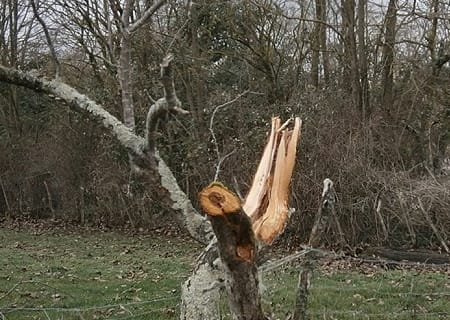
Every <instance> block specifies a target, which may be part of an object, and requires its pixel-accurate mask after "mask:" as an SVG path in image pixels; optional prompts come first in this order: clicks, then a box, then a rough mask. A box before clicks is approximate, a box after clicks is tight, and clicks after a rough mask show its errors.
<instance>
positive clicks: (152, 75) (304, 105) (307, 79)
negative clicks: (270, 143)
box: [0, 0, 450, 248]
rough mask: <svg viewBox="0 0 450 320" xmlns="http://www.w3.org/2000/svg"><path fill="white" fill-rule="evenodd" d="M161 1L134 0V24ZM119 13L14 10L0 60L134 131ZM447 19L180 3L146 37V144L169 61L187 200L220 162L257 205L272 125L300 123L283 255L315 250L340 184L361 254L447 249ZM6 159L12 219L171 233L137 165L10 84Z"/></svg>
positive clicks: (433, 8) (5, 107)
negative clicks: (321, 216)
mask: <svg viewBox="0 0 450 320" xmlns="http://www.w3.org/2000/svg"><path fill="white" fill-rule="evenodd" d="M32 4H33V5H34V6H35V8H34V9H33V8H32ZM150 5H152V2H151V1H138V0H136V1H135V3H134V9H133V10H134V11H132V12H131V17H133V15H136V16H138V15H139V14H140V10H142V11H144V9H145V8H147V7H149V6H150ZM122 6H123V3H121V2H120V1H115V0H109V1H108V0H105V1H91V0H84V1H71V0H46V1H42V0H41V1H40V2H39V3H37V2H36V1H31V2H28V1H18V0H1V2H0V58H1V64H2V65H4V66H8V67H11V68H17V69H21V70H23V71H27V72H31V73H33V74H37V75H39V76H41V77H52V76H53V75H54V74H55V71H58V73H60V74H61V78H62V79H63V81H64V82H66V83H68V84H70V85H72V86H73V87H75V88H77V89H78V90H79V91H80V92H82V93H84V94H86V95H87V96H89V97H90V98H92V99H93V100H95V101H97V102H98V103H100V104H102V105H103V106H104V107H105V108H106V109H107V110H108V111H109V112H111V113H112V114H114V115H115V116H117V117H118V118H121V113H122V110H121V103H120V101H121V98H122V97H121V96H120V90H119V89H118V84H117V59H118V56H119V55H120V50H121V44H120V37H119V36H118V34H119V33H120V30H121V25H120V21H119V20H120V19H118V17H120V15H121V14H122V13H123V7H122ZM449 12H450V4H449V3H448V2H447V1H439V0H429V1H421V0H403V1H398V0H389V1H365V0H357V1H355V0H341V1H334V0H333V1H332V0H314V1H313V0H311V1H283V0H279V1H275V0H251V1H204V0H198V1H195V2H191V1H188V2H184V1H167V2H166V3H165V4H164V5H163V6H162V8H161V9H160V10H158V11H157V12H156V13H155V14H154V15H153V16H152V17H151V20H150V21H149V22H148V23H147V24H145V26H143V27H141V28H139V29H138V30H137V31H135V32H134V34H133V37H132V38H131V61H132V64H131V74H132V81H133V93H134V107H135V110H134V111H135V120H136V121H135V123H136V127H135V130H136V132H137V133H142V132H143V131H144V124H145V117H146V113H147V110H148V108H149V106H150V105H151V104H152V97H155V98H157V97H159V96H161V95H162V85H161V84H160V83H159V82H158V78H159V69H160V68H159V63H160V62H161V60H162V58H163V57H164V56H165V55H166V54H167V52H172V53H173V54H174V56H175V60H174V62H175V82H176V83H175V87H176V90H177V94H178V97H179V99H180V100H181V101H182V102H183V107H184V108H185V109H187V110H189V111H190V115H187V116H185V115H183V116H182V115H177V116H173V115H172V116H170V117H175V118H174V119H171V121H166V122H165V121H160V123H159V132H160V135H159V136H158V148H159V150H160V153H161V156H162V157H163V158H164V159H165V160H166V161H167V164H168V165H169V166H170V168H171V169H172V171H173V172H174V174H175V176H176V178H177V179H178V183H179V184H180V186H181V187H182V188H183V190H184V191H185V192H186V193H187V194H188V195H189V197H190V199H196V197H197V192H198V191H199V190H201V189H202V188H203V187H204V186H205V185H207V184H208V183H210V182H211V181H212V180H213V178H214V175H215V173H216V166H217V164H218V162H219V161H222V160H223V161H222V165H221V170H220V175H219V180H221V181H222V182H224V183H225V184H226V185H228V186H230V187H232V188H235V189H237V190H239V191H240V192H241V193H242V194H245V192H246V191H247V189H248V187H249V185H250V184H251V181H252V176H253V174H254V172H255V170H256V166H257V163H258V161H259V157H260V155H261V153H262V148H263V146H264V143H265V141H266V137H267V136H266V134H267V132H268V131H269V125H270V117H271V116H272V115H280V116H281V117H282V118H288V117H291V116H293V115H298V116H300V117H302V119H303V120H304V125H303V129H302V140H301V143H300V146H299V152H298V163H297V166H296V170H295V173H294V176H293V179H292V188H291V190H292V194H291V206H292V207H293V208H295V212H294V213H293V214H292V217H291V222H290V224H289V225H288V227H287V229H286V232H285V233H284V235H283V236H282V238H281V239H280V241H281V242H284V243H285V244H287V245H289V246H292V247H295V246H296V245H297V244H299V243H300V242H302V241H305V239H307V237H308V235H309V232H310V229H311V226H312V222H313V218H314V215H315V213H316V211H317V208H318V207H319V206H320V196H321V194H320V193H321V190H322V181H323V179H324V178H326V177H328V178H331V179H332V180H333V181H334V183H335V188H336V191H337V195H338V202H337V204H336V208H337V213H338V216H339V218H340V221H341V225H342V228H343V233H344V237H345V240H346V242H347V243H348V244H349V245H350V246H351V247H357V246H361V245H366V244H371V245H391V246H408V247H431V248H437V247H439V246H440V245H441V244H442V241H441V240H442V239H443V240H444V242H445V241H447V243H448V240H446V239H449V238H450V213H449V210H448V208H449V206H450V194H449V185H450V180H449V177H448V175H447V167H446V166H447V161H448V160H447V158H448V145H449V143H450V92H449V89H450V68H449V64H448V62H449V61H450V40H449V39H450V13H449ZM36 13H37V14H36ZM49 39H50V40H51V41H50V42H51V43H52V44H53V45H52V46H51V47H53V48H51V49H49V46H48V43H49ZM55 57H57V59H55ZM55 61H56V62H57V63H55ZM0 145H1V153H0V189H1V194H0V217H6V216H8V217H23V218H26V219H29V218H33V219H35V218H49V217H50V218H54V219H60V220H64V221H68V222H74V223H77V224H78V223H79V224H91V225H102V226H118V227H123V226H126V227H130V228H144V229H149V230H151V229H152V228H156V227H161V226H169V225H171V224H172V219H171V217H170V214H168V210H166V208H165V207H164V206H163V205H162V204H161V203H158V202H156V201H154V200H153V199H152V195H151V194H147V193H146V192H143V193H141V194H140V196H139V197H136V196H131V195H130V193H129V192H128V190H129V185H130V168H129V162H128V155H127V153H126V151H124V150H123V149H122V148H120V147H119V146H118V145H117V143H116V142H115V141H114V140H113V138H112V137H110V136H109V135H108V134H107V133H106V132H105V130H104V129H103V128H102V127H101V126H100V125H97V124H95V123H94V122H90V121H87V119H86V117H85V116H84V115H82V114H79V113H75V112H73V111H71V110H70V109H69V108H68V107H67V106H64V105H63V104H62V103H61V102H58V101H56V102H55V101H54V100H53V99H51V98H49V97H47V96H43V95H39V94H37V93H33V92H32V91H30V90H27V89H24V88H20V87H15V86H11V85H8V84H6V83H0ZM438 236H440V237H441V239H439V238H438ZM338 239H339V235H336V234H332V233H330V234H327V239H326V240H327V241H328V243H329V245H334V244H335V243H336V241H337V240H338Z"/></svg>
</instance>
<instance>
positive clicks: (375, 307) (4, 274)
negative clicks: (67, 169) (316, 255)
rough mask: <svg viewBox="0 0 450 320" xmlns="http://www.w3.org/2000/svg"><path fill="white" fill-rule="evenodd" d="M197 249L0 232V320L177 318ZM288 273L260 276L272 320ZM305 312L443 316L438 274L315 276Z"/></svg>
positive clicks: (188, 244) (180, 242) (445, 303)
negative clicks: (183, 290)
mask: <svg viewBox="0 0 450 320" xmlns="http://www.w3.org/2000/svg"><path fill="white" fill-rule="evenodd" d="M200 250H201V247H199V246H198V245H197V244H195V243H193V242H192V241H187V240H186V239H177V238H173V237H172V238H162V237H154V238H152V237H139V236H135V237H131V236H125V235H121V234H117V233H112V232H111V233H102V232H82V231H80V232H79V233H65V234H63V233H62V231H57V232H55V233H54V234H50V233H46V234H33V233H32V232H31V231H20V232H17V231H11V230H6V229H0V320H3V319H8V320H11V319H43V320H49V319H51V320H55V319H64V320H67V319H68V320H71V319H81V320H82V319H86V320H87V319H155V320H163V319H177V318H178V316H179V303H180V284H181V283H182V282H183V281H184V280H185V279H186V278H187V277H188V276H189V273H190V272H191V269H192V265H193V263H194V260H195V258H196V256H197V254H198V253H199V252H200ZM298 271H299V269H298V268H297V267H294V266H289V267H282V268H279V269H276V270H274V271H271V272H269V273H266V274H264V275H263V281H264V283H265V285H266V287H267V290H266V291H265V293H264V298H263V302H264V306H265V309H266V310H267V311H269V312H273V314H274V315H275V317H276V319H285V318H286V315H287V314H288V313H289V312H290V311H291V310H292V309H293V306H294V299H295V291H296V286H297V275H298ZM308 311H309V314H310V316H311V319H450V282H449V274H448V270H447V274H446V273H445V272H419V271H415V270H393V271H384V272H380V271H377V272H373V273H369V274H362V273H358V272H350V271H338V272H336V273H332V274H330V273H327V274H325V273H321V272H320V270H319V271H317V272H316V273H315V274H314V278H313V281H312V288H311V290H310V296H309V309H308ZM223 312H224V314H225V313H227V312H226V308H223ZM225 318H226V317H225ZM193 320H196V319H193Z"/></svg>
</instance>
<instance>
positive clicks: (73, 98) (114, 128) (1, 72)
mask: <svg viewBox="0 0 450 320" xmlns="http://www.w3.org/2000/svg"><path fill="white" fill-rule="evenodd" d="M0 81H2V82H6V83H9V84H13V85H17V86H21V87H24V88H28V89H31V90H33V91H36V92H42V93H44V94H47V95H48V96H50V97H57V98H59V99H61V100H63V101H64V102H65V103H67V104H68V105H69V106H71V107H72V108H73V109H75V110H77V111H80V112H83V113H86V114H88V115H90V116H92V117H94V118H97V119H98V120H100V122H101V123H102V124H103V126H104V127H105V128H107V129H108V130H110V131H111V133H112V134H113V136H114V137H115V138H116V139H117V140H118V141H119V142H120V144H121V145H122V146H123V147H124V148H125V149H127V151H128V152H130V153H132V154H135V155H137V156H142V155H143V146H144V139H143V138H142V137H139V136H137V135H135V134H134V133H133V132H132V131H131V130H130V129H128V128H127V127H126V126H125V125H124V124H123V123H122V122H120V121H119V120H118V119H117V118H116V117H114V116H113V115H111V114H110V113H109V112H108V111H106V110H105V109H103V108H102V106H100V105H99V104H97V103H96V102H95V101H93V100H91V99H89V98H88V97H87V96H86V95H84V94H81V93H80V92H78V91H77V90H75V89H74V88H72V87H71V86H69V85H67V84H65V83H63V82H60V81H58V80H50V81H49V80H46V79H44V78H40V77H35V76H33V75H31V74H28V73H26V72H22V71H19V70H15V69H10V68H7V67H4V66H0Z"/></svg>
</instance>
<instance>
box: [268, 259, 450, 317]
mask: <svg viewBox="0 0 450 320" xmlns="http://www.w3.org/2000/svg"><path fill="white" fill-rule="evenodd" d="M298 272H299V269H298V268H294V267H287V268H285V269H284V270H283V271H280V270H278V272H277V271H275V272H271V273H269V274H268V275H265V277H264V278H266V283H267V285H268V292H269V293H268V297H267V298H266V299H265V301H266V303H268V304H269V305H270V307H271V309H272V310H273V311H274V313H275V314H276V315H277V316H278V317H279V318H284V317H283V315H285V314H286V313H287V312H288V311H290V309H291V310H292V306H293V305H294V300H295V289H296V286H297V278H298ZM311 284H312V286H311V288H310V295H309V298H308V313H309V315H310V318H311V319H450V280H449V274H448V270H447V272H445V270H444V271H441V272H422V271H417V270H415V271H414V270H390V271H384V272H383V271H377V272H374V273H369V274H362V273H358V272H352V271H346V272H342V271H339V272H337V273H333V274H323V273H321V272H320V271H317V272H316V273H315V274H314V276H313V279H312V281H311Z"/></svg>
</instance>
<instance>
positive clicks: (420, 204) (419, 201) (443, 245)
mask: <svg viewBox="0 0 450 320" xmlns="http://www.w3.org/2000/svg"><path fill="white" fill-rule="evenodd" d="M417 202H418V203H419V207H420V210H421V211H422V213H423V215H424V216H425V219H426V220H427V222H428V224H429V225H430V227H431V229H433V232H434V234H435V235H436V237H437V238H438V239H439V241H440V242H441V245H442V247H443V248H444V250H445V251H446V252H447V253H450V250H449V248H448V246H447V244H446V243H445V240H444V238H443V237H442V236H441V234H440V233H439V230H438V229H437V228H436V226H435V225H434V223H433V220H432V219H431V217H430V215H429V214H428V211H427V210H425V208H424V207H423V203H422V200H421V199H420V198H418V199H417Z"/></svg>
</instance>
